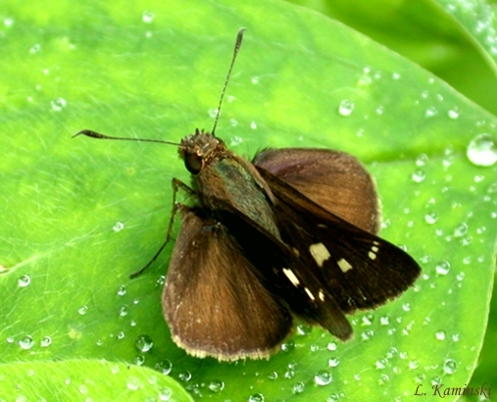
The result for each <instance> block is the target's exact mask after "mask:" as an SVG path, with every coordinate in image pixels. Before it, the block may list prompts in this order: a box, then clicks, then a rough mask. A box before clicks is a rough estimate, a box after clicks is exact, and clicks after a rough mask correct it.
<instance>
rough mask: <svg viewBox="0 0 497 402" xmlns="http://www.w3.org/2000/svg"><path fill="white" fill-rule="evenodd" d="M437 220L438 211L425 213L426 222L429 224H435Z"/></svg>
mask: <svg viewBox="0 0 497 402" xmlns="http://www.w3.org/2000/svg"><path fill="white" fill-rule="evenodd" d="M436 221H438V214H437V213H436V212H430V213H429V214H426V215H425V222H426V223H427V224H429V225H433V224H434V223H435V222H436Z"/></svg>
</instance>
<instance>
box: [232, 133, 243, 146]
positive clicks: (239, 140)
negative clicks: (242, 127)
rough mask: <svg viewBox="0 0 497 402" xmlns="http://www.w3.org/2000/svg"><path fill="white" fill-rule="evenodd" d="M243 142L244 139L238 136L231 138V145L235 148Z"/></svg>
mask: <svg viewBox="0 0 497 402" xmlns="http://www.w3.org/2000/svg"><path fill="white" fill-rule="evenodd" d="M242 142H243V138H242V137H239V136H237V135H234V136H233V137H231V138H230V140H229V144H230V146H232V147H235V146H237V145H240V144H241V143H242Z"/></svg>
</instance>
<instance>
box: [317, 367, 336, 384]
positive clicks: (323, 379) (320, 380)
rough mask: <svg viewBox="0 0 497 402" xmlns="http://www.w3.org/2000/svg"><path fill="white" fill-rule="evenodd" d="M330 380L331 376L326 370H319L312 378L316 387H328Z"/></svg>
mask: <svg viewBox="0 0 497 402" xmlns="http://www.w3.org/2000/svg"><path fill="white" fill-rule="evenodd" d="M331 380H332V377H331V374H330V373H329V372H328V371H326V370H321V371H320V372H318V373H317V374H316V375H315V376H314V382H315V383H316V384H317V385H321V386H324V385H328V384H329V383H330V382H331Z"/></svg>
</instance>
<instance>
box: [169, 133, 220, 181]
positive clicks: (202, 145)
mask: <svg viewBox="0 0 497 402" xmlns="http://www.w3.org/2000/svg"><path fill="white" fill-rule="evenodd" d="M178 150H179V155H180V157H181V158H182V159H183V160H184V162H185V167H186V168H187V169H188V171H189V172H190V173H191V174H193V175H198V174H199V173H200V172H201V171H202V170H203V169H204V167H205V166H207V165H208V164H209V163H211V162H212V161H213V160H214V159H216V158H219V157H220V156H221V155H223V154H224V153H225V151H226V146H225V144H224V142H223V141H222V140H221V139H219V138H217V137H215V136H214V135H213V134H211V133H208V132H205V131H204V130H199V129H196V130H195V133H194V134H190V135H189V136H188V137H185V138H183V139H182V140H181V143H180V146H179V149H178Z"/></svg>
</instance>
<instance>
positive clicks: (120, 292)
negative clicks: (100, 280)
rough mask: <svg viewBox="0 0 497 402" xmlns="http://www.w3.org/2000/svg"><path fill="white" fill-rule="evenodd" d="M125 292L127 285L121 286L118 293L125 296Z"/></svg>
mask: <svg viewBox="0 0 497 402" xmlns="http://www.w3.org/2000/svg"><path fill="white" fill-rule="evenodd" d="M125 294H126V286H124V285H121V286H119V288H118V289H117V295H118V296H124V295H125Z"/></svg>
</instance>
